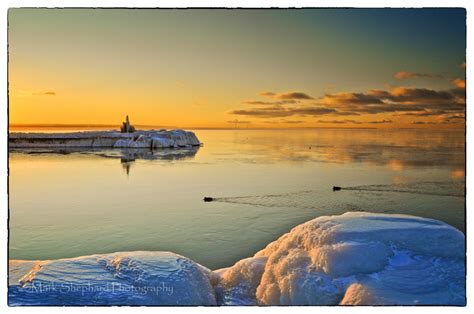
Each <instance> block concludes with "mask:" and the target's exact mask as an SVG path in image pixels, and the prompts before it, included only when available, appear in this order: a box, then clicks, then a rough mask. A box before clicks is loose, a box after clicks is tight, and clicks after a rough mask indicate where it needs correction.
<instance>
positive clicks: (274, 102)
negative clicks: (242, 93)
mask: <svg viewBox="0 0 474 314" xmlns="http://www.w3.org/2000/svg"><path fill="white" fill-rule="evenodd" d="M243 103H244V104H247V105H286V104H297V103H298V101H297V100H294V99H288V100H279V101H261V100H246V101H244V102H243Z"/></svg>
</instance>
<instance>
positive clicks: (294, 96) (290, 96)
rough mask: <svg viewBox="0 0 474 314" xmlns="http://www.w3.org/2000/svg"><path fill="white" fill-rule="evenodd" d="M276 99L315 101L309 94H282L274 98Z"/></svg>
mask: <svg viewBox="0 0 474 314" xmlns="http://www.w3.org/2000/svg"><path fill="white" fill-rule="evenodd" d="M274 98H275V99H314V98H313V97H311V96H309V95H308V94H305V93H302V92H288V93H281V94H277V95H275V96H274Z"/></svg>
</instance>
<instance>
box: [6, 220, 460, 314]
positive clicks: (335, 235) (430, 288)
mask: <svg viewBox="0 0 474 314" xmlns="http://www.w3.org/2000/svg"><path fill="white" fill-rule="evenodd" d="M464 260H465V248H464V235H463V233H461V232H460V231H459V230H457V229H455V228H453V227H451V226H449V225H447V224H445V223H442V222H440V221H436V220H432V219H425V218H419V217H414V216H407V215H384V214H371V213H362V212H355V213H354V212H351V213H346V214H343V215H340V216H324V217H319V218H316V219H313V220H311V221H308V222H306V223H304V224H302V225H299V226H297V227H295V228H293V229H292V230H291V231H290V232H289V233H287V234H285V235H283V236H281V237H280V238H279V239H277V240H276V241H274V242H272V243H270V244H269V245H268V246H267V247H266V248H264V249H263V250H261V251H260V252H258V253H257V254H255V256H253V257H250V258H246V259H243V260H241V261H239V262H237V263H236V264H235V265H234V266H232V267H229V268H224V269H221V270H216V271H213V272H211V271H209V270H208V269H206V268H205V267H203V266H200V265H199V264H196V263H194V262H192V261H191V260H189V259H187V258H184V257H182V256H179V255H176V254H173V253H164V252H135V253H115V254H106V255H94V256H86V257H80V258H76V259H64V260H55V261H49V262H31V261H11V262H10V286H9V302H10V304H11V305H26V304H52V305H54V304H55V305H60V304H153V305H165V304H166V305H196V304H201V305H213V304H217V305H337V304H341V305H374V304H375V305H400V304H404V305H415V304H419V305H421V304H423V305H435V304H443V305H465V302H466V299H465V263H464ZM56 283H57V284H65V285H66V286H67V285H68V284H69V285H70V286H71V287H74V286H77V287H80V286H81V285H87V284H88V283H91V285H92V286H97V287H105V286H106V285H109V286H113V285H114V284H115V285H116V286H122V285H123V287H130V289H129V290H127V289H122V290H123V291H110V290H107V289H103V290H102V291H100V289H96V290H99V292H98V291H95V290H93V291H92V292H89V291H86V292H85V294H83V292H82V291H73V289H70V290H67V288H65V289H66V291H59V290H55V291H46V292H45V293H37V292H35V291H34V289H32V288H34V287H38V286H39V285H41V284H43V286H45V287H47V286H48V285H49V286H51V285H52V284H56ZM71 283H73V284H72V285H71ZM160 285H161V287H162V289H161V290H160V292H161V293H160V294H158V295H157V294H156V290H157V289H155V291H152V290H150V291H151V292H148V293H146V294H140V293H139V292H137V291H139V290H137V289H135V290H133V289H132V288H133V287H153V286H155V287H156V286H158V287H160ZM28 287H29V288H28ZM165 287H168V291H169V289H170V288H169V287H173V289H174V290H173V293H172V294H167V293H166V291H167V290H166V289H165Z"/></svg>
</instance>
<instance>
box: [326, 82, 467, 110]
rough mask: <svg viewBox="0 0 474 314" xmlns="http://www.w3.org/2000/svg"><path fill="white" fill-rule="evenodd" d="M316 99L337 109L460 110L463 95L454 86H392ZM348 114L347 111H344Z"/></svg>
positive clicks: (463, 100) (463, 98) (463, 104)
mask: <svg viewBox="0 0 474 314" xmlns="http://www.w3.org/2000/svg"><path fill="white" fill-rule="evenodd" d="M318 102H319V103H320V104H322V105H325V106H327V107H330V108H333V109H336V110H337V113H339V114H340V113H357V114H378V113H400V112H424V111H427V110H432V111H439V110H444V111H454V112H459V111H464V110H465V97H464V96H463V95H462V94H461V93H459V92H457V91H454V90H441V91H436V90H431V89H426V88H407V87H396V88H393V89H392V90H390V91H384V90H369V91H368V92H367V93H348V92H345V93H337V94H326V95H324V96H323V97H321V98H320V99H319V100H318ZM347 115H349V114H347Z"/></svg>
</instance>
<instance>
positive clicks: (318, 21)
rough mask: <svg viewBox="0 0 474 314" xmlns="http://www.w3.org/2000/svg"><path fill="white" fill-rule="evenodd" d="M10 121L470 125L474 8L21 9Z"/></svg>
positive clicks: (12, 15)
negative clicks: (469, 35)
mask: <svg viewBox="0 0 474 314" xmlns="http://www.w3.org/2000/svg"><path fill="white" fill-rule="evenodd" d="M8 15H9V16H8V17H9V30H8V32H9V34H8V35H9V68H8V69H9V121H10V125H11V126H13V127H16V126H19V125H20V126H27V125H30V126H31V125H39V124H41V125H50V126H51V125H91V126H92V125H98V126H100V125H107V126H114V125H117V126H118V125H119V124H120V122H121V121H123V119H124V116H125V115H126V114H128V115H129V116H130V117H131V119H132V123H133V124H135V125H139V126H140V125H142V126H165V127H166V126H169V127H179V128H235V127H239V128H302V127H303V128H327V127H329V128H334V127H337V128H418V127H423V128H425V127H427V128H464V126H465V47H466V43H465V35H466V28H465V16H466V12H465V10H464V9H324V10H317V9H304V10H153V9H143V10H105V9H102V10H100V9H10V10H9V14H8Z"/></svg>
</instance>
